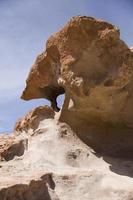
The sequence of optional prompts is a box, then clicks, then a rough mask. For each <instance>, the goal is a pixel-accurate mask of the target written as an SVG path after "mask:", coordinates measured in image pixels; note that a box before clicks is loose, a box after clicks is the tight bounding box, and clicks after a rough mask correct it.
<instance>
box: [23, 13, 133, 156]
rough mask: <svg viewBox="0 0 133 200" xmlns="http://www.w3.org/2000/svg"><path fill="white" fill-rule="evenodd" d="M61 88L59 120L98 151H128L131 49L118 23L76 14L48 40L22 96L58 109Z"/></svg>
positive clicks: (131, 148) (132, 112)
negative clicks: (116, 25)
mask: <svg viewBox="0 0 133 200" xmlns="http://www.w3.org/2000/svg"><path fill="white" fill-rule="evenodd" d="M64 92H65V102H64V104H63V107H62V110H61V116H60V121H64V122H67V123H68V124H69V125H70V126H71V128H72V129H73V130H74V131H75V132H76V133H77V134H78V135H79V137H80V138H81V139H82V140H84V141H85V142H86V143H87V144H88V145H90V146H92V147H93V148H94V150H95V151H96V152H102V153H106V154H112V155H115V156H117V155H118V156H127V155H129V156H131V155H132V153H133V143H132V139H133V136H132V135H133V134H132V132H133V106H132V105H133V53H132V49H129V48H128V47H127V45H126V44H125V43H124V42H123V41H122V40H121V39H120V32H119V30H118V28H117V27H115V26H113V25H111V24H109V23H107V22H105V21H101V20H96V19H94V18H91V17H85V16H83V17H82V16H78V17H73V18H72V19H71V20H70V21H69V22H68V23H67V24H66V25H65V26H64V27H63V28H62V29H61V30H60V31H59V32H57V33H55V34H54V35H52V36H51V37H50V38H49V39H48V41H47V43H46V50H45V52H43V53H42V54H41V55H39V56H38V57H37V59H36V62H35V64H34V65H33V67H32V69H31V71H30V74H29V76H28V79H27V83H26V88H25V90H24V92H23V95H22V98H23V99H25V100H29V99H33V98H47V99H49V100H50V101H51V105H52V107H53V108H57V105H56V98H57V96H58V95H60V94H62V93H64ZM56 110H57V109H56ZM120 138H121V139H120ZM125 150H126V151H125Z"/></svg>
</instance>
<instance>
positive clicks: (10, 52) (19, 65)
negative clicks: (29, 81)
mask: <svg viewBox="0 0 133 200" xmlns="http://www.w3.org/2000/svg"><path fill="white" fill-rule="evenodd" d="M75 15H87V16H92V17H96V18H100V19H104V20H107V21H109V22H111V23H113V24H115V25H116V26H118V27H119V28H120V29H121V38H122V39H123V40H124V41H125V42H126V43H127V44H128V46H132V45H133V1H132V0H0V132H11V131H12V129H13V127H14V124H15V122H16V120H17V119H18V118H20V117H22V116H23V115H25V113H26V112H28V111H29V110H31V108H33V107H35V106H38V105H43V104H49V102H48V101H46V100H32V101H29V102H25V101H23V100H20V98H19V97H20V95H21V93H22V90H23V89H24V87H25V79H26V78H27V75H28V72H29V70H30V67H31V65H32V64H33V62H34V60H35V58H36V56H37V55H38V54H39V53H41V52H42V51H43V50H44V49H45V42H46V40H47V38H48V37H49V36H50V35H51V34H52V33H54V32H56V31H58V29H59V28H61V27H62V26H63V25H64V24H65V23H66V22H67V21H68V20H69V18H70V17H72V16H75ZM59 101H60V102H61V100H59Z"/></svg>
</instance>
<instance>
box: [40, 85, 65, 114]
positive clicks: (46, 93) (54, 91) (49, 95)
mask: <svg viewBox="0 0 133 200" xmlns="http://www.w3.org/2000/svg"><path fill="white" fill-rule="evenodd" d="M40 90H41V93H42V94H43V97H44V98H46V99H48V100H49V101H50V102H51V107H52V108H53V110H54V111H56V112H59V111H60V108H59V107H58V103H57V97H58V96H59V95H61V94H64V93H65V90H64V88H63V87H61V86H53V85H49V86H46V87H44V88H40Z"/></svg>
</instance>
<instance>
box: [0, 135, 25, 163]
mask: <svg viewBox="0 0 133 200" xmlns="http://www.w3.org/2000/svg"><path fill="white" fill-rule="evenodd" d="M27 145H28V144H27V139H26V138H24V139H22V138H18V137H15V136H14V135H5V134H4V135H0V160H1V161H4V160H5V161H9V160H12V159H13V158H14V157H15V156H22V155H23V154H24V151H25V150H26V148H27Z"/></svg>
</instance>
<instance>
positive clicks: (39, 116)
mask: <svg viewBox="0 0 133 200" xmlns="http://www.w3.org/2000/svg"><path fill="white" fill-rule="evenodd" d="M54 115H55V113H54V110H53V109H52V108H50V107H49V106H39V107H36V108H35V109H33V110H32V111H30V112H29V113H27V114H26V116H24V117H23V118H22V119H20V120H18V122H16V125H15V128H14V132H15V133H16V134H19V133H20V132H23V131H24V132H27V131H28V130H29V129H33V130H35V129H37V128H38V125H39V123H40V121H42V120H44V119H49V118H52V119H53V118H54Z"/></svg>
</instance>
